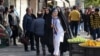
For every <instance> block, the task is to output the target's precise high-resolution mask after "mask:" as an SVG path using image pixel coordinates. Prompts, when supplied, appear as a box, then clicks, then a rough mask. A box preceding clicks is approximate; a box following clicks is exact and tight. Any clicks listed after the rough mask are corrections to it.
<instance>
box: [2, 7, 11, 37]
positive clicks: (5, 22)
mask: <svg viewBox="0 0 100 56" xmlns="http://www.w3.org/2000/svg"><path fill="white" fill-rule="evenodd" d="M9 12H10V8H9V7H5V12H4V14H3V15H4V16H3V17H4V19H3V25H4V27H5V28H6V30H7V32H8V34H9V37H11V36H12V30H11V28H10V23H9Z"/></svg>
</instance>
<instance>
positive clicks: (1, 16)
mask: <svg viewBox="0 0 100 56" xmlns="http://www.w3.org/2000/svg"><path fill="white" fill-rule="evenodd" d="M3 3H4V1H3V0H0V24H2V25H3V26H4V27H5V28H6V30H7V32H8V34H9V37H10V39H13V45H14V46H17V43H16V38H17V37H18V36H19V33H20V32H21V31H20V32H19V28H20V26H19V23H20V19H19V17H18V16H17V15H16V14H15V13H14V6H13V5H11V6H10V7H4V6H3ZM63 12H64V13H63ZM66 23H67V24H68V25H67V24H66ZM82 23H84V25H82V26H84V28H82V29H83V31H85V32H87V35H89V34H90V35H91V37H92V38H93V39H94V40H95V39H96V38H99V37H100V12H99V8H91V7H88V8H86V9H85V12H84V13H83V12H82V10H81V9H80V7H78V6H73V8H65V11H64V10H63V11H62V10H61V8H60V7H58V6H57V7H55V8H49V7H45V8H43V9H41V10H40V11H38V13H37V17H36V16H35V15H34V14H33V10H32V8H31V7H28V8H26V14H25V15H24V17H23V24H22V26H23V31H22V32H23V33H24V35H25V37H24V38H25V39H27V40H28V42H29V43H23V45H24V50H25V51H26V52H28V51H29V48H28V46H29V44H30V50H31V51H36V54H37V55H40V47H42V52H43V55H44V56H45V55H46V46H47V48H48V51H49V53H51V56H53V55H54V56H59V55H63V53H64V52H66V51H68V50H69V43H68V42H67V39H68V38H69V37H68V34H71V33H72V35H73V36H74V37H76V36H78V35H79V34H78V28H79V26H80V25H81V24H82ZM68 27H69V28H68ZM67 29H71V32H70V33H69V32H68V31H67ZM19 37H20V36H19ZM40 43H41V46H40Z"/></svg>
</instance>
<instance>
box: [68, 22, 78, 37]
mask: <svg viewBox="0 0 100 56" xmlns="http://www.w3.org/2000/svg"><path fill="white" fill-rule="evenodd" d="M70 27H71V30H72V33H73V36H74V37H76V36H77V32H78V31H77V30H78V21H71V23H70Z"/></svg>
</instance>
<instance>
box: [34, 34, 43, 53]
mask: <svg viewBox="0 0 100 56" xmlns="http://www.w3.org/2000/svg"><path fill="white" fill-rule="evenodd" d="M35 41H36V52H37V53H40V48H39V45H40V44H39V43H41V45H42V51H43V52H45V40H44V36H40V35H37V34H35Z"/></svg>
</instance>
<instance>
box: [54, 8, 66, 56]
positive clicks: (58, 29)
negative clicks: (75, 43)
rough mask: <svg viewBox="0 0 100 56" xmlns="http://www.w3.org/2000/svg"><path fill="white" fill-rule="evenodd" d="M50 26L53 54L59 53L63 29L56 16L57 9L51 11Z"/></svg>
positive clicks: (57, 55)
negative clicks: (51, 29) (51, 28)
mask: <svg viewBox="0 0 100 56" xmlns="http://www.w3.org/2000/svg"><path fill="white" fill-rule="evenodd" d="M52 27H53V42H54V53H53V54H54V56H59V55H60V54H59V53H60V43H61V42H63V39H64V30H63V27H62V25H61V22H60V19H59V17H58V10H57V9H54V10H53V12H52Z"/></svg>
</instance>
